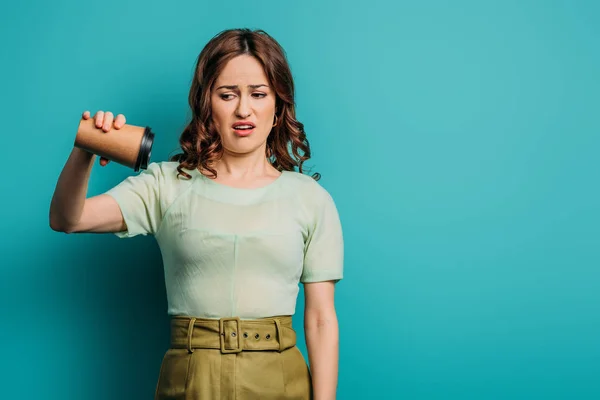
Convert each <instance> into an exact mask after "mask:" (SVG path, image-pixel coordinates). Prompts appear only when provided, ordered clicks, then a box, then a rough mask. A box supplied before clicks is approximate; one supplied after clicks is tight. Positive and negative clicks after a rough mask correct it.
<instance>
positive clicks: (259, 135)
mask: <svg viewBox="0 0 600 400" xmlns="http://www.w3.org/2000/svg"><path fill="white" fill-rule="evenodd" d="M211 110H212V119H213V122H214V124H215V127H216V129H217V132H219V135H220V136H221V142H222V144H223V148H224V150H225V152H226V153H231V154H247V153H251V152H254V151H262V152H263V154H264V151H265V146H266V141H267V137H268V136H269V133H270V132H271V129H272V126H273V122H274V118H275V92H274V91H273V89H272V88H271V87H269V82H268V80H267V77H266V75H265V72H264V70H263V67H262V65H261V64H260V62H258V60H256V59H255V58H254V57H252V56H249V55H241V56H237V57H235V58H233V59H231V60H229V62H228V63H227V64H226V65H225V68H224V69H223V71H222V72H221V74H220V75H219V76H218V78H217V80H216V82H215V84H214V86H213V90H212V93H211Z"/></svg>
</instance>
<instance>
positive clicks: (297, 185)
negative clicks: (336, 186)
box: [285, 171, 333, 206]
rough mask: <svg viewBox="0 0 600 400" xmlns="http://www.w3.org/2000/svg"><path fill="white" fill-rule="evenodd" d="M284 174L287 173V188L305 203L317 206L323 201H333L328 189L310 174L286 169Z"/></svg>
mask: <svg viewBox="0 0 600 400" xmlns="http://www.w3.org/2000/svg"><path fill="white" fill-rule="evenodd" d="M285 174H287V182H288V188H289V190H290V191H291V192H292V193H293V195H294V196H297V197H298V198H301V199H302V200H303V202H304V203H305V204H310V205H314V206H319V205H322V204H323V202H332V201H333V199H332V197H331V195H330V193H329V191H327V189H325V187H324V186H322V185H321V183H320V182H319V181H317V180H315V179H314V178H313V177H312V176H310V175H306V174H302V173H299V172H295V171H286V172H285Z"/></svg>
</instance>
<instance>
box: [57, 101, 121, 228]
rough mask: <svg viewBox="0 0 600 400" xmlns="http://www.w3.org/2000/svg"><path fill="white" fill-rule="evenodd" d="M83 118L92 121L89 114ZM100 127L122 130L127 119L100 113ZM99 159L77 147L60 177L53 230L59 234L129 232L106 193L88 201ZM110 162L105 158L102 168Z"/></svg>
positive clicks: (101, 163) (84, 114)
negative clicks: (94, 170)
mask: <svg viewBox="0 0 600 400" xmlns="http://www.w3.org/2000/svg"><path fill="white" fill-rule="evenodd" d="M83 118H84V119H88V118H90V113H89V111H86V112H84V113H83ZM94 120H95V122H96V127H98V128H100V127H101V128H102V130H104V131H105V132H107V131H109V130H110V129H111V128H112V127H113V122H114V128H115V129H120V128H121V127H122V126H123V125H124V124H125V122H126V121H125V116H124V115H122V114H119V115H118V116H117V118H116V119H114V118H113V114H112V113H111V112H108V111H107V112H106V113H104V112H102V111H98V112H97V113H96V115H95V116H94ZM95 159H96V156H95V155H93V154H91V153H89V152H87V151H85V150H82V149H79V148H77V147H73V151H72V152H71V154H70V156H69V158H68V160H67V162H66V164H65V166H64V167H63V170H62V172H61V174H60V176H59V178H58V182H57V184H56V188H55V190H54V195H53V197H52V202H51V204H50V215H49V218H50V227H51V228H52V229H53V230H55V231H58V232H65V233H75V232H98V233H100V232H121V231H124V230H126V229H127V226H126V224H125V222H124V220H123V216H122V213H121V209H120V208H119V205H118V204H117V202H116V201H115V200H114V199H113V198H112V197H111V196H108V195H106V194H101V195H98V196H93V197H90V198H87V191H88V182H89V178H90V173H91V170H92V167H93V165H94V161H95ZM106 164H108V160H107V159H105V158H101V160H100V165H101V166H105V165H106Z"/></svg>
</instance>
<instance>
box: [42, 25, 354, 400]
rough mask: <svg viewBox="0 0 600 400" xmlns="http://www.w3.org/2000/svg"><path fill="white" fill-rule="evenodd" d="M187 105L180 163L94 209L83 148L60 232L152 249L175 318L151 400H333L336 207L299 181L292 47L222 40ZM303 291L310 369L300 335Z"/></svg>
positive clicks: (74, 164) (301, 147)
mask: <svg viewBox="0 0 600 400" xmlns="http://www.w3.org/2000/svg"><path fill="white" fill-rule="evenodd" d="M189 104H190V107H191V110H192V115H193V117H192V121H191V122H190V124H189V125H188V126H187V127H186V129H185V130H184V132H183V133H182V134H181V137H180V144H181V149H182V154H180V155H178V156H176V157H174V158H173V159H171V160H170V161H165V162H155V163H151V164H150V165H149V166H148V169H147V170H145V171H143V172H142V173H140V174H138V175H135V176H131V177H129V178H127V179H125V180H124V181H122V182H121V183H119V184H118V185H117V186H115V187H114V188H112V189H110V190H109V191H107V192H106V193H103V194H101V195H98V196H94V197H90V198H86V194H87V184H88V178H89V175H90V170H91V167H92V165H93V163H94V157H95V156H94V155H92V154H89V153H87V152H85V151H83V150H79V149H77V148H74V149H73V151H72V153H71V155H70V157H69V160H68V162H67V163H66V165H65V167H64V169H63V171H62V173H61V175H60V177H59V180H58V183H57V187H56V190H55V193H54V197H53V199H52V204H51V210H50V224H51V227H52V228H53V229H54V230H57V231H61V232H68V233H71V232H114V233H115V234H116V235H118V236H119V237H123V238H125V237H133V236H136V235H148V234H150V235H154V237H155V238H156V240H157V242H158V244H159V246H160V249H161V254H162V257H163V264H164V269H165V283H166V288H167V299H168V305H169V309H168V313H169V314H170V316H171V345H170V347H169V349H168V350H167V352H166V354H165V356H164V359H163V361H162V365H161V369H160V373H159V378H158V382H157V387H156V396H155V398H156V399H262V400H268V399H309V398H314V399H317V400H318V399H334V398H335V392H336V386H337V374H338V323H337V317H336V312H335V307H334V285H335V283H336V282H337V281H339V280H340V279H341V278H342V272H343V239H342V230H341V224H340V220H339V217H338V213H337V210H336V207H335V205H334V202H333V200H332V198H331V196H330V195H329V194H328V192H327V191H325V189H323V188H322V187H321V186H320V185H319V184H318V183H317V182H316V179H315V178H316V176H315V177H309V176H307V175H304V174H303V173H302V165H303V163H304V162H305V161H306V160H307V159H309V157H310V147H309V144H308V142H307V140H306V137H305V133H304V130H303V125H302V124H301V123H300V122H298V121H297V120H296V119H295V111H294V84H293V80H292V75H291V71H290V68H289V66H288V63H287V60H286V58H285V54H284V51H283V49H282V48H281V47H280V46H279V44H278V43H277V42H276V41H275V40H274V39H273V38H271V37H270V36H269V35H267V34H266V33H265V32H264V31H260V30H259V31H250V30H246V29H241V30H227V31H224V32H221V33H220V34H218V35H217V36H215V37H214V38H213V39H212V40H210V41H209V43H208V44H207V45H206V47H205V48H204V49H203V50H202V52H201V53H200V56H199V58H198V62H197V65H196V70H195V74H194V79H193V83H192V85H191V90H190V93H189ZM90 117H91V115H90V113H89V112H87V111H86V112H85V113H84V114H83V118H85V119H88V118H90ZM94 120H95V123H96V126H97V127H98V128H102V129H103V130H104V131H108V130H110V129H113V128H114V129H119V128H121V127H122V126H123V125H124V124H125V122H126V119H125V116H124V115H122V114H119V115H117V117H116V118H114V116H113V114H112V113H110V112H102V111H99V112H97V113H96V114H95V116H94ZM290 153H291V154H290ZM107 163H108V160H106V159H101V160H100V164H101V165H102V166H104V165H106V164H107ZM295 168H297V169H298V172H296V171H295ZM299 282H302V283H303V284H304V289H305V301H306V303H305V316H304V321H305V326H304V329H305V337H306V344H307V348H308V358H309V363H310V372H309V369H308V366H307V363H306V361H305V359H304V358H303V356H302V354H301V353H300V351H299V350H298V347H297V346H296V334H295V332H294V330H293V329H292V324H291V316H292V315H293V313H294V310H295V305H296V299H297V295H298V283H299Z"/></svg>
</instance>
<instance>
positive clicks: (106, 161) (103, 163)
mask: <svg viewBox="0 0 600 400" xmlns="http://www.w3.org/2000/svg"><path fill="white" fill-rule="evenodd" d="M109 161H110V160H108V159H107V158H104V157H100V165H102V166H103V167H104V166H106V164H108V163H109Z"/></svg>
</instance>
